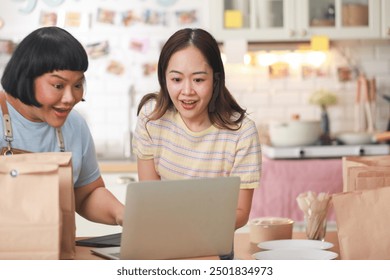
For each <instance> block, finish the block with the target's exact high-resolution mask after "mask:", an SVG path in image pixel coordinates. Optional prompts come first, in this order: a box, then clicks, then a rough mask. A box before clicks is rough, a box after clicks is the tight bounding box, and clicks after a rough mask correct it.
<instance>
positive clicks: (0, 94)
mask: <svg viewBox="0 0 390 280" xmlns="http://www.w3.org/2000/svg"><path fill="white" fill-rule="evenodd" d="M0 106H1V111H2V112H3V127H4V140H5V141H6V142H7V146H8V149H7V152H11V153H12V147H11V142H12V141H13V140H14V138H13V133H12V125H11V118H10V116H9V112H8V107H7V103H6V98H5V92H4V91H0ZM56 134H57V143H58V147H59V148H60V151H61V152H65V142H64V136H63V135H62V131H61V128H56Z"/></svg>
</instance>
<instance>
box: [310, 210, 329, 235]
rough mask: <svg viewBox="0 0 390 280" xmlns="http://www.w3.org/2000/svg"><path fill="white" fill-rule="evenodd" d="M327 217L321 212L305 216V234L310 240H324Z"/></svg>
mask: <svg viewBox="0 0 390 280" xmlns="http://www.w3.org/2000/svg"><path fill="white" fill-rule="evenodd" d="M326 225H327V219H326V215H324V214H323V213H318V214H317V213H315V214H311V215H307V216H305V226H306V236H307V238H308V239H312V240H321V241H324V240H325V235H326Z"/></svg>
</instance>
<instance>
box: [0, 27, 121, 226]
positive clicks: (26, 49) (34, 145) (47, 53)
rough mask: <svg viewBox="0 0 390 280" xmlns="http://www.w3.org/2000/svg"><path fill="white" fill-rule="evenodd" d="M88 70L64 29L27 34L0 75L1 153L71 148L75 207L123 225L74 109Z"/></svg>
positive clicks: (81, 50) (89, 216) (88, 136)
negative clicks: (8, 128) (7, 119)
mask: <svg viewBox="0 0 390 280" xmlns="http://www.w3.org/2000/svg"><path fill="white" fill-rule="evenodd" d="M87 69H88V56H87V53H86V51H85V49H84V48H83V46H82V45H81V44H80V42H78V41H77V40H76V39H75V38H74V37H73V36H72V35H71V34H70V33H69V32H67V31H66V30H64V29H61V28H59V27H43V28H39V29H37V30H35V31H33V32H31V33H30V34H29V35H28V36H27V37H25V38H24V39H23V40H22V41H21V42H20V43H19V45H18V46H17V48H16V50H15V52H14V53H13V55H12V57H11V59H10V60H9V62H8V63H7V65H6V67H5V69H4V73H3V76H2V78H1V85H2V87H3V89H4V91H5V92H1V91H0V104H1V107H0V108H1V114H0V119H2V121H1V122H0V131H1V132H3V131H4V129H5V127H4V125H3V123H4V122H3V118H4V114H6V113H7V112H8V115H9V117H10V123H11V125H12V133H13V135H12V137H4V138H3V137H2V138H1V139H0V148H2V152H1V154H2V155H3V154H4V155H9V154H12V153H16V152H18V151H19V152H20V150H21V151H29V152H59V151H67V152H72V167H73V182H74V187H75V203H76V211H77V212H78V213H79V214H80V215H81V216H83V217H85V218H87V219H89V220H91V221H94V222H98V223H105V224H110V225H117V224H119V225H121V224H122V220H123V209H124V206H123V205H122V204H121V203H120V202H119V201H118V200H117V199H116V198H115V196H113V195H112V194H111V193H110V192H109V191H108V190H107V189H106V188H105V184H104V181H103V179H102V177H101V174H100V170H99V166H98V162H97V158H96V152H95V146H94V142H93V139H92V136H91V133H90V130H89V128H88V125H87V123H86V121H85V120H84V119H83V117H82V116H81V115H80V114H79V113H78V112H77V111H75V110H72V109H73V107H74V106H75V105H76V104H77V103H79V102H80V101H83V100H84V99H83V98H84V94H85V76H84V72H85V71H87ZM4 135H7V134H4Z"/></svg>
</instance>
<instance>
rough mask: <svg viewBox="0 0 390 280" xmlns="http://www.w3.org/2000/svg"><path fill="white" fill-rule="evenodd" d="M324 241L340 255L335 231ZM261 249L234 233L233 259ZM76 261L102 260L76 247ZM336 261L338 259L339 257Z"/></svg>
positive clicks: (248, 257) (296, 234) (247, 257)
mask: <svg viewBox="0 0 390 280" xmlns="http://www.w3.org/2000/svg"><path fill="white" fill-rule="evenodd" d="M293 239H306V236H305V233H304V232H294V233H293ZM325 241H328V242H331V243H333V244H334V246H333V247H332V248H331V249H329V250H330V251H333V252H335V253H337V254H339V255H340V253H339V242H338V238H337V232H336V231H329V232H327V233H326V236H325ZM260 250H261V249H259V248H258V247H257V245H256V244H254V243H251V242H250V240H249V233H236V234H235V236H234V254H235V259H240V260H253V259H254V258H253V257H252V255H253V254H254V253H256V252H259V251H260ZM75 259H76V260H103V258H101V257H99V256H96V255H94V254H92V253H91V247H83V246H76V257H75ZM195 259H200V260H202V259H203V260H217V259H218V257H216V256H208V257H202V258H195ZM337 259H340V258H339V257H338V258H337Z"/></svg>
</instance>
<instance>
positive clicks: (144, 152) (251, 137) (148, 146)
mask: <svg viewBox="0 0 390 280" xmlns="http://www.w3.org/2000/svg"><path fill="white" fill-rule="evenodd" d="M153 104H155V103H154V102H148V103H147V104H145V106H143V108H142V110H141V111H140V114H139V117H138V122H137V126H136V130H135V133H134V138H133V152H134V153H135V154H136V155H137V156H138V158H140V159H154V165H155V169H156V171H157V174H159V175H160V177H161V179H162V180H164V179H170V180H174V179H190V178H199V177H220V176H223V177H227V176H239V177H240V178H241V188H256V187H258V186H259V181H260V173H261V149H260V142H259V137H258V133H257V129H256V126H255V123H254V122H253V121H252V120H250V119H249V118H247V117H246V118H245V119H244V120H243V122H242V126H241V128H240V129H239V130H236V131H233V130H227V129H220V128H217V127H215V126H211V127H209V128H207V129H205V130H203V131H200V132H193V131H191V130H189V129H188V128H187V126H186V125H185V123H184V121H183V120H182V118H181V117H180V114H179V113H178V112H176V111H173V110H168V111H167V112H166V113H165V115H164V116H163V117H161V118H160V119H158V120H153V121H148V122H147V117H146V116H147V115H149V114H150V113H151V111H152V110H153Z"/></svg>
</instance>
